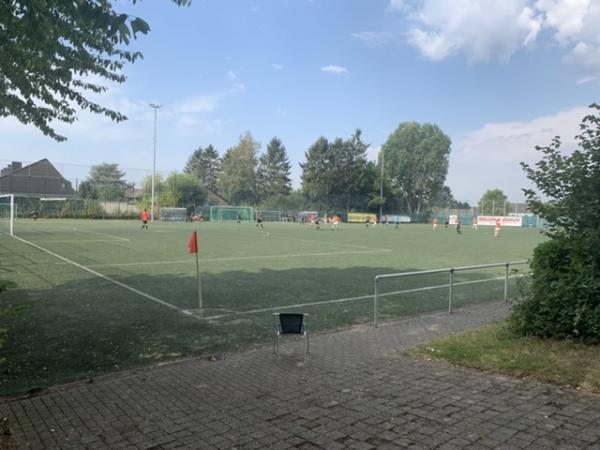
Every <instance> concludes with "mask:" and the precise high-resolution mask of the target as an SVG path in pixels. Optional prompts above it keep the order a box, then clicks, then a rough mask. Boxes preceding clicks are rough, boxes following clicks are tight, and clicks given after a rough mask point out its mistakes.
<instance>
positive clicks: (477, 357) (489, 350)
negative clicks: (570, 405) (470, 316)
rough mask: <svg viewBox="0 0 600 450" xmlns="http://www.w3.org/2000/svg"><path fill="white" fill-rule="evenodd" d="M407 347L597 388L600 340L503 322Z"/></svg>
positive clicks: (518, 373)
mask: <svg viewBox="0 0 600 450" xmlns="http://www.w3.org/2000/svg"><path fill="white" fill-rule="evenodd" d="M408 353H409V354H411V355H413V356H416V357H419V358H425V359H436V360H445V361H448V362H450V363H452V364H455V365H460V366H465V367H471V368H474V369H479V370H484V371H489V372H495V373H501V374H505V375H510V376H516V377H520V378H529V379H535V380H538V381H542V382H545V383H552V384H556V385H559V386H562V387H568V388H573V389H581V390H584V391H588V392H595V393H600V346H598V345H585V344H581V343H576V342H573V341H553V340H547V339H537V338H529V337H520V336H516V335H514V334H513V333H511V332H510V330H509V329H508V325H507V323H505V322H502V323H497V324H492V325H489V326H485V327H482V328H479V329H477V330H473V331H470V332H467V333H464V334H460V335H456V336H451V337H448V338H444V339H439V340H436V341H433V342H430V343H428V344H426V345H423V346H420V347H418V348H416V349H414V350H411V351H410V352H408Z"/></svg>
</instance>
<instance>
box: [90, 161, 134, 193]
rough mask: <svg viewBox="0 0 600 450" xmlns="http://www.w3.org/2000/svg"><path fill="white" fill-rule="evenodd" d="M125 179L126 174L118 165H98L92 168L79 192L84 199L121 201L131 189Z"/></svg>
mask: <svg viewBox="0 0 600 450" xmlns="http://www.w3.org/2000/svg"><path fill="white" fill-rule="evenodd" d="M124 177H125V172H123V171H121V170H120V169H119V165H118V164H116V163H112V164H109V163H102V164H98V165H95V166H92V167H91V169H90V175H89V176H88V178H87V180H85V181H83V182H82V183H81V185H80V187H79V191H80V193H81V194H82V197H84V198H92V199H100V200H121V199H122V198H123V195H124V194H125V190H126V189H127V188H128V187H129V185H128V184H127V182H126V181H125V180H124V179H123V178H124Z"/></svg>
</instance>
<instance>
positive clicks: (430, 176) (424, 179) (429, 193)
mask: <svg viewBox="0 0 600 450" xmlns="http://www.w3.org/2000/svg"><path fill="white" fill-rule="evenodd" d="M450 144H451V141H450V138H449V137H448V136H446V135H445V134H444V132H443V131H442V130H441V129H440V128H439V127H438V126H437V125H432V124H418V123H416V122H405V123H401V124H400V125H399V126H398V128H397V129H396V131H394V132H393V133H392V134H391V135H390V137H389V138H388V140H387V141H386V143H385V144H384V145H383V146H382V152H383V155H384V158H385V166H384V173H385V176H386V177H387V178H388V179H389V180H390V185H391V188H392V193H393V195H395V196H396V197H398V198H399V199H400V203H401V204H400V207H401V208H404V209H405V210H406V211H407V212H408V213H409V214H419V213H421V212H422V211H423V210H424V209H425V207H426V206H427V205H428V204H429V203H430V202H431V200H432V199H433V198H435V195H436V194H437V193H438V192H439V190H440V189H442V187H443V186H444V182H445V180H446V175H447V173H448V158H449V156H450Z"/></svg>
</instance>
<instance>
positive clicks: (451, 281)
mask: <svg viewBox="0 0 600 450" xmlns="http://www.w3.org/2000/svg"><path fill="white" fill-rule="evenodd" d="M453 290H454V268H452V269H450V282H449V283H448V314H452V295H453Z"/></svg>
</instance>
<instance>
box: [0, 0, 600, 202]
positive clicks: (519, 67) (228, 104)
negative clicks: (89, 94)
mask: <svg viewBox="0 0 600 450" xmlns="http://www.w3.org/2000/svg"><path fill="white" fill-rule="evenodd" d="M115 7H116V9H117V10H126V11H128V12H130V13H132V14H135V15H138V16H140V17H143V18H144V19H145V20H147V21H148V22H149V24H150V26H151V32H150V34H149V35H148V36H142V37H141V38H139V39H138V40H136V41H134V42H133V44H132V46H131V47H132V48H133V49H137V50H140V51H142V52H143V54H144V59H143V60H141V61H138V62H136V63H135V64H134V65H132V66H129V67H128V68H127V69H126V74H127V75H128V80H127V82H126V83H124V84H121V85H117V86H110V91H109V92H108V93H106V94H104V95H103V96H101V97H100V98H99V99H98V100H99V101H101V102H103V103H104V104H106V105H108V106H112V107H115V108H118V109H119V110H121V111H122V112H124V113H125V114H127V115H128V116H129V118H130V120H129V121H128V122H126V123H123V124H115V123H112V122H110V121H109V120H107V119H104V118H102V117H98V116H93V115H90V114H87V113H83V114H81V116H80V120H79V121H78V122H77V123H76V124H75V125H72V126H66V125H62V124H58V125H57V128H58V130H59V131H60V132H61V133H64V134H65V135H66V136H67V137H68V138H69V139H68V141H67V142H65V143H55V142H53V141H52V140H50V139H49V138H46V137H44V136H42V135H41V133H39V132H38V131H37V130H35V129H34V128H32V127H27V126H24V125H21V124H19V123H18V122H16V121H15V120H14V119H10V118H3V119H0V133H1V134H2V136H3V138H2V142H1V143H0V164H1V165H5V163H6V162H7V161H9V160H23V161H34V160H37V159H41V158H44V157H47V158H49V159H50V160H51V161H53V162H55V163H57V166H58V168H59V169H60V170H62V171H63V172H64V174H65V176H67V177H68V178H70V179H74V178H78V179H79V180H81V179H83V178H85V177H86V176H87V167H86V166H88V165H92V164H98V163H101V162H117V163H119V165H120V166H121V167H123V168H126V169H127V173H128V178H129V179H130V180H132V181H139V180H140V179H141V178H142V177H143V176H145V175H146V174H148V173H150V169H151V167H152V130H153V128H152V127H153V119H152V111H151V109H150V108H149V107H148V103H153V102H154V103H160V104H163V105H164V107H163V108H162V109H161V110H160V111H159V113H158V156H157V161H158V163H157V164H158V170H159V171H161V172H163V173H169V172H171V171H174V170H182V169H183V166H184V165H185V162H186V160H187V158H188V157H189V155H190V154H191V153H192V151H193V150H194V149H195V148H197V147H198V146H202V147H205V146H207V145H208V144H212V145H214V146H215V147H216V148H217V150H218V151H219V152H220V153H221V154H222V153H224V152H225V150H226V149H227V148H229V147H231V146H233V145H235V144H236V143H237V141H238V138H239V136H240V135H242V134H243V133H245V132H246V131H250V132H251V133H252V135H253V136H254V138H255V139H256V140H258V141H259V142H261V143H262V146H263V149H264V148H265V147H266V144H267V143H268V141H269V140H270V139H271V138H272V137H273V136H277V137H279V138H280V139H281V140H282V141H283V143H284V145H285V146H286V148H287V150H288V153H289V156H290V159H291V161H292V163H293V173H292V175H293V178H294V184H295V185H296V186H298V185H299V178H300V168H299V165H298V164H299V163H300V162H302V161H303V160H304V152H305V151H306V149H307V148H308V147H309V146H310V145H311V144H312V143H313V142H314V141H315V140H316V139H317V138H318V137H319V136H325V137H327V138H329V139H333V138H335V137H344V138H345V137H348V136H350V134H351V133H352V132H353V131H354V129H356V128H361V129H362V130H363V135H364V138H365V140H366V141H367V142H368V143H370V144H371V149H370V151H369V156H370V157H371V158H375V157H376V155H377V151H378V149H379V147H380V146H381V145H382V144H383V143H384V142H385V141H386V139H387V137H388V136H389V135H390V133H392V132H393V131H394V130H395V128H396V127H397V126H398V124H399V123H401V122H403V121H417V122H429V123H436V124H438V125H439V126H440V127H441V128H442V130H443V131H444V132H446V133H447V134H448V135H449V136H450V137H451V139H452V152H451V158H450V168H449V174H448V180H447V184H448V185H449V186H450V187H451V189H452V191H453V193H454V195H455V197H456V198H457V199H460V200H466V201H469V202H471V203H475V202H476V201H477V200H478V199H479V198H480V197H481V195H482V194H483V192H485V190H487V189H491V188H500V189H503V190H504V191H505V192H506V193H507V194H508V196H509V199H510V200H511V201H521V200H522V199H523V196H522V194H521V190H520V189H521V188H522V187H524V186H525V185H526V180H525V178H524V176H523V174H522V171H521V169H520V167H519V165H518V163H519V161H523V160H524V161H529V162H533V161H536V160H537V159H538V155H537V153H536V152H535V150H534V149H533V148H534V146H535V145H542V144H547V143H549V142H550V139H551V138H552V137H553V136H554V135H561V136H563V138H564V141H565V148H566V149H570V148H573V145H574V141H573V137H574V136H575V135H576V134H577V131H578V126H577V125H578V123H579V122H580V120H581V118H582V117H583V115H584V114H585V113H586V106H587V105H589V104H590V103H592V102H594V101H596V102H598V101H600V98H599V97H600V95H599V94H600V31H598V30H600V0H535V1H534V0H504V1H503V2H498V1H496V0H456V1H452V2H450V1H447V0H312V1H310V0H269V1H267V0H264V1H257V0H247V1H246V0H237V1H233V0H205V1H201V0H193V2H192V5H191V6H190V7H184V8H178V7H176V6H175V5H173V4H172V3H171V2H169V1H167V0H161V1H157V0H152V1H150V0H147V1H145V2H141V3H138V4H136V5H135V6H132V5H131V4H130V3H129V2H125V1H117V2H115ZM134 169H136V170H134Z"/></svg>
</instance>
